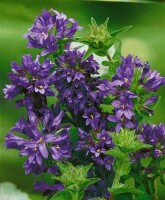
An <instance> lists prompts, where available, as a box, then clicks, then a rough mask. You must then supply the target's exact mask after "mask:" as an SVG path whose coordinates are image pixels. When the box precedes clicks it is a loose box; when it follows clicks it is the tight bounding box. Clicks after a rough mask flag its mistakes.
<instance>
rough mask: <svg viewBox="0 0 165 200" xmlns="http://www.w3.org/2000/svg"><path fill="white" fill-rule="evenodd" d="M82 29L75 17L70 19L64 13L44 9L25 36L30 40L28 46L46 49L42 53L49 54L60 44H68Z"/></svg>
mask: <svg viewBox="0 0 165 200" xmlns="http://www.w3.org/2000/svg"><path fill="white" fill-rule="evenodd" d="M80 29H81V27H80V26H78V23H77V22H76V21H75V20H74V19H68V18H67V16H66V15H64V14H63V13H59V12H58V11H55V10H53V9H51V10H50V11H46V10H43V11H42V14H41V15H39V16H38V17H37V18H36V19H35V21H34V24H33V26H32V27H31V28H30V29H29V33H28V34H25V35H24V37H25V38H28V40H29V43H28V45H27V47H29V48H41V49H44V50H43V51H42V53H41V55H47V54H49V53H54V52H56V51H57V50H58V48H59V46H61V47H63V46H66V44H67V43H68V42H69V39H71V38H73V35H74V34H75V33H76V31H77V30H80Z"/></svg>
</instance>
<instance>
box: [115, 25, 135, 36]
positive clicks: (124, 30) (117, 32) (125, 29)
mask: <svg viewBox="0 0 165 200" xmlns="http://www.w3.org/2000/svg"><path fill="white" fill-rule="evenodd" d="M130 28H132V26H126V27H124V28H121V29H120V30H117V31H114V32H112V33H111V36H112V37H116V36H118V35H120V34H122V33H124V32H126V31H128V30H129V29H130Z"/></svg>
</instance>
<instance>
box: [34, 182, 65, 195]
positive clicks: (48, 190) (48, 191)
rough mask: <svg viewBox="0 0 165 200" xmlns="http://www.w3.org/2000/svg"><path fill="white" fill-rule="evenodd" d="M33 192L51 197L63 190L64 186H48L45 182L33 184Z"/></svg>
mask: <svg viewBox="0 0 165 200" xmlns="http://www.w3.org/2000/svg"><path fill="white" fill-rule="evenodd" d="M34 188H35V191H37V192H42V193H43V195H44V196H45V195H53V194H54V193H55V192H57V191H60V190H63V189H64V186H63V185H62V184H54V185H50V184H47V183H45V182H37V183H35V184H34Z"/></svg>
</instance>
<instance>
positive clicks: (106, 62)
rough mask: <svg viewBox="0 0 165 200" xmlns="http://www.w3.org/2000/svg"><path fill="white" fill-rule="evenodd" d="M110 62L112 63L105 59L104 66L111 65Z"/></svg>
mask: <svg viewBox="0 0 165 200" xmlns="http://www.w3.org/2000/svg"><path fill="white" fill-rule="evenodd" d="M109 64H110V63H109V62H108V61H106V60H104V61H103V62H102V65H103V66H109Z"/></svg>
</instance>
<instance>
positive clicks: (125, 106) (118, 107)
mask: <svg viewBox="0 0 165 200" xmlns="http://www.w3.org/2000/svg"><path fill="white" fill-rule="evenodd" d="M136 97H137V95H136V94H134V93H131V92H130V91H124V92H123V91H121V92H120V99H119V100H114V101H113V102H112V105H113V106H114V107H115V115H116V118H117V119H120V118H121V116H124V117H125V118H127V119H128V120H131V119H132V116H133V115H134V112H133V108H134V106H133V102H132V98H136Z"/></svg>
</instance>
